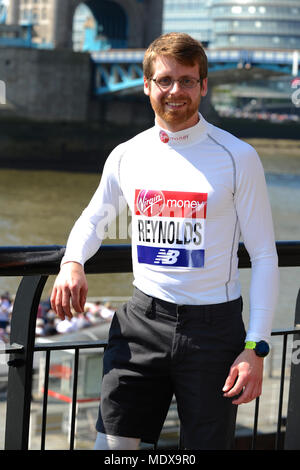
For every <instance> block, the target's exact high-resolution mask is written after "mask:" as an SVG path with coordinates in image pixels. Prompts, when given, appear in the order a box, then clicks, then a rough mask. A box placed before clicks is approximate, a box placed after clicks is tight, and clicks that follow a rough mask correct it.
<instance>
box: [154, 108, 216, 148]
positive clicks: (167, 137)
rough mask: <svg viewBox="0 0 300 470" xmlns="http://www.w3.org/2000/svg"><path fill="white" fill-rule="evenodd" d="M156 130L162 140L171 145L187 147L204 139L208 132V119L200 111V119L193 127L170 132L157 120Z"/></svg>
mask: <svg viewBox="0 0 300 470" xmlns="http://www.w3.org/2000/svg"><path fill="white" fill-rule="evenodd" d="M155 132H156V134H157V137H158V138H159V139H160V141H161V142H162V143H163V144H165V145H168V146H169V147H173V148H178V147H187V146H189V145H193V144H195V143H196V142H197V141H199V140H202V139H203V138H204V137H205V136H206V134H207V121H205V119H204V118H203V116H202V115H201V114H200V113H199V121H198V122H197V124H196V125H195V126H193V127H189V128H187V129H184V130H182V131H178V132H170V131H168V130H167V129H164V128H163V127H161V126H159V125H158V124H157V121H155Z"/></svg>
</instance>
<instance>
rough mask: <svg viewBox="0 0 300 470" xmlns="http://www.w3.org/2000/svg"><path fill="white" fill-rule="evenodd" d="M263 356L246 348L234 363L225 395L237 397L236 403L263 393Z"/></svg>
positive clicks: (225, 387) (249, 399)
mask: <svg viewBox="0 0 300 470" xmlns="http://www.w3.org/2000/svg"><path fill="white" fill-rule="evenodd" d="M263 362H264V360H263V358H261V357H258V356H257V355H256V354H255V351H253V350H251V349H245V350H244V351H243V352H242V353H241V354H240V355H239V356H238V357H237V358H236V360H235V361H234V363H233V364H232V366H231V368H230V371H229V375H228V377H227V379H226V382H225V385H224V387H223V392H224V397H228V398H231V397H235V396H237V395H239V394H240V393H241V392H242V394H241V395H239V396H238V398H236V399H235V400H233V401H232V403H233V404H235V405H240V404H242V403H249V402H250V401H252V400H254V399H255V398H257V397H258V396H259V395H261V391H262V381H263Z"/></svg>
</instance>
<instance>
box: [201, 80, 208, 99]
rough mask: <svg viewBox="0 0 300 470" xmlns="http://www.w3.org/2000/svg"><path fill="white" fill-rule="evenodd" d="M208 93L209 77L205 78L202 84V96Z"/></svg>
mask: <svg viewBox="0 0 300 470" xmlns="http://www.w3.org/2000/svg"><path fill="white" fill-rule="evenodd" d="M206 95H207V78H203V80H202V86H201V96H206Z"/></svg>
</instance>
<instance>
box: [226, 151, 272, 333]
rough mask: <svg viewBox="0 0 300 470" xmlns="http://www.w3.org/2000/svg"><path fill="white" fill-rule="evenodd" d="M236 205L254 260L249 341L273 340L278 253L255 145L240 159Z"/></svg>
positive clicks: (248, 248)
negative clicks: (271, 337)
mask: <svg viewBox="0 0 300 470" xmlns="http://www.w3.org/2000/svg"><path fill="white" fill-rule="evenodd" d="M235 206H236V210H237V216H238V219H239V224H240V228H241V234H242V238H243V241H244V244H245V247H246V249H247V251H248V253H249V256H250V260H251V283H250V293H249V300H250V316H249V325H248V331H247V336H246V340H251V341H259V340H265V341H269V340H270V336H271V329H272V321H273V316H274V311H275V308H276V304H277V298H278V289H279V269H278V256H277V250H276V244H275V238H274V229H273V221H272V214H271V207H270V203H269V197H268V192H267V185H266V181H265V175H264V170H263V166H262V164H261V161H260V159H259V157H258V155H257V153H256V151H255V150H254V149H253V148H252V147H251V146H249V147H248V146H247V150H246V152H245V153H244V154H243V155H242V156H240V157H239V158H238V159H237V168H236V192H235Z"/></svg>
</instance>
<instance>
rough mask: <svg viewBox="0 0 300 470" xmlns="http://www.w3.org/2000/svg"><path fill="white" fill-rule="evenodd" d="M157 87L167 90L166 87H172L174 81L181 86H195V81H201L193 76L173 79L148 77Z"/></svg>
mask: <svg viewBox="0 0 300 470" xmlns="http://www.w3.org/2000/svg"><path fill="white" fill-rule="evenodd" d="M150 80H152V81H153V82H154V83H155V84H156V85H157V86H158V87H159V88H162V89H163V90H167V89H168V88H173V85H174V83H175V82H178V83H179V85H180V87H181V88H195V86H196V85H197V83H200V82H201V79H197V78H193V77H183V78H179V79H178V80H174V79H173V78H170V77H160V78H150Z"/></svg>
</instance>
